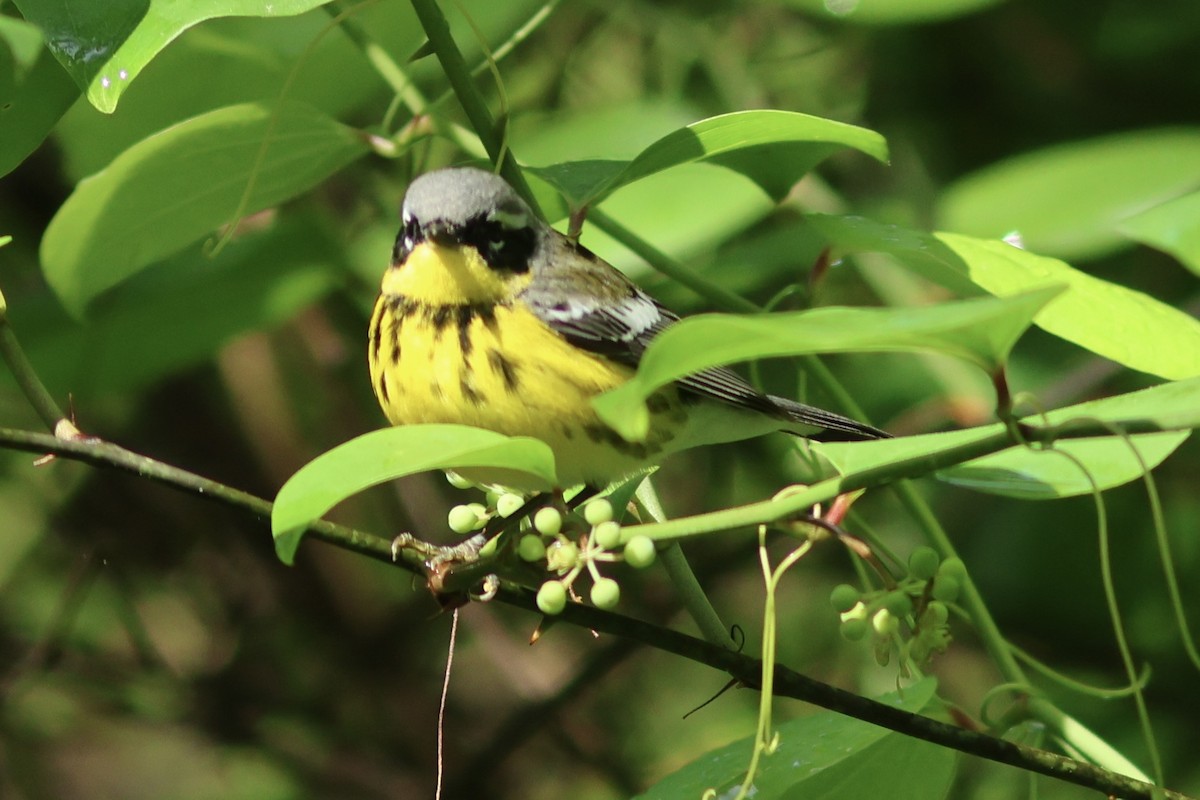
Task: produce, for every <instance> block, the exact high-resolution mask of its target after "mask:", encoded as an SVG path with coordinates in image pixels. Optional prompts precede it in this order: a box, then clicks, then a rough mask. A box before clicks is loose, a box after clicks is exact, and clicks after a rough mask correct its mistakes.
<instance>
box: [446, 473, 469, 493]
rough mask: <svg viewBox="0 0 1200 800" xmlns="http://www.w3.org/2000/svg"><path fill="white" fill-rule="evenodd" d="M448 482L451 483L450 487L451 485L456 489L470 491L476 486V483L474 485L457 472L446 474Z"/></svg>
mask: <svg viewBox="0 0 1200 800" xmlns="http://www.w3.org/2000/svg"><path fill="white" fill-rule="evenodd" d="M446 480H447V481H448V482H449V483H450V485H451V486H453V487H454V488H455V489H470V488H472V487H473V486H475V484H474V483H472V482H471V481H469V480H467V479H466V478H464V477H463V476H462V475H459V474H458V473H457V472H447V473H446Z"/></svg>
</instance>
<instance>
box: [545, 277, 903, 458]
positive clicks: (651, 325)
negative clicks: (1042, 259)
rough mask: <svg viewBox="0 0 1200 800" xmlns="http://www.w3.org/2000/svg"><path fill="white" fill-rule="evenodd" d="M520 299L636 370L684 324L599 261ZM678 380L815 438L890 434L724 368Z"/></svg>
mask: <svg viewBox="0 0 1200 800" xmlns="http://www.w3.org/2000/svg"><path fill="white" fill-rule="evenodd" d="M588 255H589V256H590V255H591V254H590V253H588ZM591 259H595V256H591ZM610 270H611V273H610V272H609V271H610ZM522 299H523V300H524V301H525V303H526V304H527V305H528V306H529V307H530V308H531V309H532V311H533V313H534V314H535V315H536V316H537V317H538V318H540V319H541V320H542V321H543V322H545V323H546V324H547V325H549V326H550V327H551V328H553V329H554V330H555V331H557V332H558V333H559V334H561V335H562V336H564V337H566V339H567V340H568V341H569V342H571V343H572V344H573V345H575V346H576V347H579V348H581V349H583V350H587V351H589V352H592V353H597V354H599V355H602V356H605V357H606V358H610V359H612V360H614V361H616V362H618V363H621V364H626V365H628V366H631V367H634V368H636V367H637V365H638V363H639V362H640V361H641V359H642V354H643V353H644V352H645V351H646V348H647V347H648V346H649V345H650V342H651V341H652V340H653V339H654V337H656V336H657V335H658V334H660V333H662V332H663V331H664V330H666V329H667V328H668V327H670V326H671V325H674V324H675V323H676V322H678V321H679V316H678V315H676V314H675V313H673V312H671V311H670V310H668V309H666V308H663V307H662V306H661V305H659V304H658V302H657V301H655V300H654V299H653V298H651V297H650V296H649V295H647V294H646V293H645V292H643V291H642V290H641V289H639V288H638V287H637V286H636V285H635V284H634V283H632V282H631V281H629V280H628V279H627V278H625V276H624V275H622V274H621V273H619V272H617V271H616V270H615V269H613V268H612V267H610V266H609V265H608V264H606V263H604V262H603V261H600V260H599V259H595V260H594V261H592V260H590V259H589V263H588V265H587V267H586V268H581V269H580V270H579V271H578V272H575V273H573V274H571V275H570V276H569V279H568V276H567V275H565V274H564V273H562V272H559V273H557V274H555V273H551V274H543V275H541V276H539V279H537V280H535V281H533V283H531V284H530V286H529V287H528V288H527V289H526V290H525V291H524V292H522ZM676 383H677V385H678V386H679V387H680V389H682V390H683V391H684V393H685V395H689V394H690V395H692V396H694V397H700V398H708V399H712V400H718V401H720V402H722V403H726V404H728V405H731V406H733V407H735V408H741V409H744V410H746V411H752V412H757V413H760V414H766V415H767V416H770V417H774V418H776V419H778V420H780V421H781V423H785V425H786V423H794V424H797V425H800V426H808V427H812V428H816V429H819V430H818V431H814V432H813V434H812V435H813V436H814V437H815V438H824V439H875V438H880V437H884V436H887V434H886V433H884V432H883V431H880V430H877V429H875V428H872V427H871V426H869V425H863V424H862V423H859V422H855V421H854V420H852V419H849V418H847V417H843V416H841V415H839V414H834V413H832V412H829V411H824V410H822V409H819V408H815V407H813V406H807V405H803V404H801V403H796V402H793V401H791V400H787V399H785V398H781V397H775V396H773V395H767V394H763V393H762V392H759V391H758V390H756V389H755V388H754V387H753V386H751V385H750V384H749V383H747V382H746V381H745V380H744V379H743V378H742V377H741V376H740V375H738V374H737V373H736V372H733V371H732V370H729V369H725V368H724V367H713V368H710V369H706V370H702V371H700V372H697V373H694V374H692V375H686V376H684V377H682V378H680V379H678V380H677V381H676ZM785 425H781V427H785Z"/></svg>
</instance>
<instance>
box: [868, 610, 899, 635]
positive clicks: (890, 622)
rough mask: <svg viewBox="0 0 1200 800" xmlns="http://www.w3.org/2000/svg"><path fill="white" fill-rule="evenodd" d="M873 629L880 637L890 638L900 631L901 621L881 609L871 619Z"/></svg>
mask: <svg viewBox="0 0 1200 800" xmlns="http://www.w3.org/2000/svg"><path fill="white" fill-rule="evenodd" d="M871 627H872V628H874V629H875V632H876V633H878V634H879V635H880V636H890V635H892V634H893V633H895V632H896V631H897V630H899V629H900V620H899V619H897V618H896V616H895V615H894V614H892V612H890V611H888V610H887V609H886V608H881V609H879V610H878V611H876V612H875V616H873V617H871Z"/></svg>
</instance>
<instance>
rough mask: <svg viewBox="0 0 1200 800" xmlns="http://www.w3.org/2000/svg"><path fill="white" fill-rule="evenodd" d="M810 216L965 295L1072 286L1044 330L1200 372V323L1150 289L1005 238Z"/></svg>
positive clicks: (853, 245)
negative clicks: (1102, 275) (972, 287)
mask: <svg viewBox="0 0 1200 800" xmlns="http://www.w3.org/2000/svg"><path fill="white" fill-rule="evenodd" d="M806 219H807V220H808V221H809V222H811V223H812V224H813V226H814V227H816V228H817V229H818V230H820V231H821V232H822V233H823V234H824V235H825V236H826V238H827V239H828V241H829V242H830V244H831V245H832V246H834V247H835V248H837V250H838V251H840V252H842V253H853V252H878V253H887V254H889V255H892V256H894V257H895V258H896V259H898V260H899V261H900V262H901V263H903V264H904V265H905V266H906V267H910V268H912V269H913V270H915V271H917V272H918V273H920V274H921V275H923V276H924V277H926V278H928V279H930V280H933V281H935V282H937V283H940V284H941V285H943V286H946V287H947V288H949V289H952V290H954V291H958V292H960V293H961V290H962V288H963V285H964V283H966V282H967V281H969V282H970V283H971V284H974V285H976V286H978V287H981V288H983V289H985V290H986V291H987V292H989V293H991V294H993V295H996V296H998V297H1008V296H1011V295H1014V294H1016V293H1018V292H1025V291H1028V290H1030V289H1033V288H1036V287H1040V286H1066V287H1067V291H1066V292H1065V293H1064V294H1063V295H1062V296H1061V297H1059V298H1058V299H1057V300H1055V301H1054V302H1053V303H1051V304H1050V305H1049V306H1047V307H1046V308H1045V309H1043V310H1042V311H1041V312H1040V313H1039V314H1038V315H1037V317H1036V318H1035V319H1034V322H1035V323H1036V324H1037V325H1038V326H1039V327H1040V328H1042V329H1043V330H1046V331H1048V332H1050V333H1052V334H1054V335H1055V336H1058V337H1060V338H1062V339H1066V340H1067V341H1069V342H1074V343H1075V344H1077V345H1079V346H1080V347H1083V348H1086V349H1088V350H1091V351H1092V352H1093V353H1097V354H1099V355H1102V356H1104V357H1105V358H1109V359H1112V360H1113V361H1116V362H1118V363H1120V364H1124V365H1125V366H1127V367H1130V368H1132V369H1136V370H1141V371H1142V372H1148V373H1150V374H1152V375H1158V376H1160V377H1163V378H1168V379H1172V380H1176V379H1181V378H1189V377H1192V376H1193V375H1200V322H1198V321H1197V320H1196V319H1195V318H1194V317H1192V316H1190V315H1188V314H1186V313H1184V312H1182V311H1179V310H1178V309H1175V308H1172V307H1171V306H1168V305H1167V304H1165V303H1162V302H1160V301H1158V300H1155V299H1154V298H1152V297H1150V296H1149V295H1146V294H1143V293H1142V292H1138V291H1134V290H1133V289H1128V288H1126V287H1124V286H1120V285H1119V284H1115V283H1110V282H1109V281H1105V280H1101V279H1100V278H1096V277H1093V276H1091V275H1088V274H1087V273H1085V272H1081V271H1079V270H1077V269H1075V268H1074V267H1072V266H1070V265H1069V264H1067V263H1065V262H1062V261H1059V260H1057V259H1054V258H1048V257H1046V256H1040V255H1037V254H1035V253H1030V252H1028V251H1027V250H1023V249H1021V248H1019V247H1014V246H1013V245H1010V244H1008V243H1006V242H1002V241H998V240H991V239H975V238H972V237H970V236H962V235H960V234H952V233H938V234H930V233H923V232H920V231H914V230H908V229H903V228H898V227H896V226H892V225H881V224H879V223H875V222H871V221H870V220H864V219H862V218H861V217H835V216H826V215H817V214H814V215H809V216H807V217H806ZM964 279H965V280H964ZM968 291H973V290H970V289H968Z"/></svg>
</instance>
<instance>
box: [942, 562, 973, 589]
mask: <svg viewBox="0 0 1200 800" xmlns="http://www.w3.org/2000/svg"><path fill="white" fill-rule="evenodd" d="M937 576H938V578H941V577H942V576H946V577H949V578H954V579H955V580H956V581H958V582H959V583H960V584H961V583H962V581H963V579H964V578H966V577H967V565H966V564H964V563H963V560H962V559H961V558H947V559H946V560H945V561H943V562H942V564H941V566H939V567H938V571H937Z"/></svg>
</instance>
